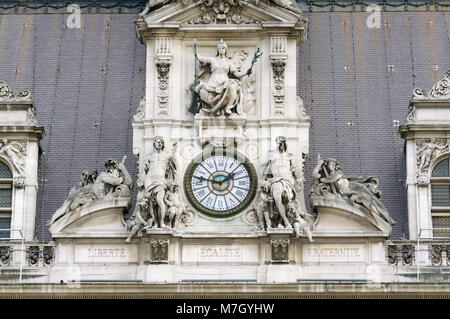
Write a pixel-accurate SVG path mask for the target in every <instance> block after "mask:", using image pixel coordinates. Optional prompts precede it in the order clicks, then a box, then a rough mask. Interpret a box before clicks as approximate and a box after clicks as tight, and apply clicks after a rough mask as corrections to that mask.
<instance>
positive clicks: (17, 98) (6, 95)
mask: <svg viewBox="0 0 450 319" xmlns="http://www.w3.org/2000/svg"><path fill="white" fill-rule="evenodd" d="M0 102H31V92H30V91H29V90H23V91H20V92H19V93H14V91H13V90H12V89H11V87H10V86H9V84H8V83H7V82H6V81H4V80H0Z"/></svg>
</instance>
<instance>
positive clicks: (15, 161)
mask: <svg viewBox="0 0 450 319" xmlns="http://www.w3.org/2000/svg"><path fill="white" fill-rule="evenodd" d="M0 155H3V156H4V157H6V158H7V159H8V160H9V163H10V164H11V165H12V167H13V168H14V170H15V171H16V172H17V173H18V174H19V176H24V175H25V162H26V155H27V144H26V143H19V142H15V141H11V142H8V140H7V139H6V138H4V139H2V140H1V141H0Z"/></svg>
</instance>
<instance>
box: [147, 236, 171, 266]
mask: <svg viewBox="0 0 450 319" xmlns="http://www.w3.org/2000/svg"><path fill="white" fill-rule="evenodd" d="M150 246H151V262H152V263H167V262H168V255H169V252H168V247H169V240H168V239H163V240H153V239H152V240H151V241H150Z"/></svg>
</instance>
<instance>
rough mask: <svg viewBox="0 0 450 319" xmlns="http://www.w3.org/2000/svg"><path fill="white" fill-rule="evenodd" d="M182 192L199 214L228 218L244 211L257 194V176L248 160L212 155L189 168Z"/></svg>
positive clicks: (195, 162)
mask: <svg viewBox="0 0 450 319" xmlns="http://www.w3.org/2000/svg"><path fill="white" fill-rule="evenodd" d="M184 184H185V185H184V189H185V191H186V194H187V197H188V199H189V201H190V202H191V204H192V205H193V206H195V207H196V208H197V209H198V210H200V211H201V212H203V213H205V214H208V215H212V216H219V217H228V216H231V215H234V214H236V213H238V212H240V211H242V209H244V208H245V207H246V206H247V205H248V204H250V202H251V201H252V199H253V197H254V195H255V191H256V184H257V182H256V172H255V170H254V168H253V166H252V165H251V164H250V163H249V162H248V160H246V159H244V160H242V159H238V158H237V157H231V156H228V155H212V156H210V157H208V158H206V159H203V160H201V161H196V160H194V162H193V163H192V164H191V165H190V166H189V167H188V169H187V172H186V175H185V180H184Z"/></svg>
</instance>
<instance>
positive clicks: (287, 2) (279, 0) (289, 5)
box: [255, 0, 302, 15]
mask: <svg viewBox="0 0 450 319" xmlns="http://www.w3.org/2000/svg"><path fill="white" fill-rule="evenodd" d="M259 1H260V0H255V4H256V5H258V3H259ZM271 2H273V3H275V4H277V5H278V6H280V7H282V8H284V9H287V10H289V11H292V12H295V13H297V14H299V15H301V14H302V11H301V10H300V8H299V7H298V6H297V5H296V4H295V2H294V1H292V0H271Z"/></svg>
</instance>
